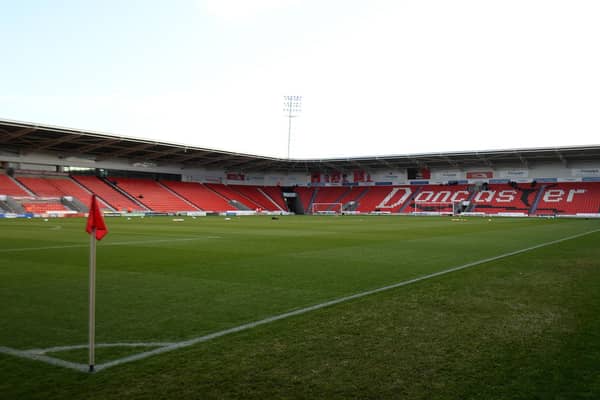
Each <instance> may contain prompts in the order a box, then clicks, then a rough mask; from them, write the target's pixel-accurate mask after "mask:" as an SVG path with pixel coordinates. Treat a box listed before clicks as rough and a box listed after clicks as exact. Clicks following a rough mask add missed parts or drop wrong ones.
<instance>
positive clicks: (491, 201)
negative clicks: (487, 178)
mask: <svg viewBox="0 0 600 400" xmlns="http://www.w3.org/2000/svg"><path fill="white" fill-rule="evenodd" d="M540 190H543V187H542V186H536V185H533V186H532V185H531V184H527V185H517V184H512V185H511V184H490V185H489V186H488V188H487V190H481V191H479V192H477V193H475V194H474V196H473V197H472V198H471V203H472V205H473V207H472V208H471V211H473V212H483V213H486V214H498V213H522V214H526V215H528V214H530V213H531V212H532V208H533V207H534V204H535V200H536V198H537V196H538V194H539V193H540Z"/></svg>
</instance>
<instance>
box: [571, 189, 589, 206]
mask: <svg viewBox="0 0 600 400" xmlns="http://www.w3.org/2000/svg"><path fill="white" fill-rule="evenodd" d="M576 194H585V189H571V190H569V195H568V196H567V203H572V202H573V198H574V197H575V195H576Z"/></svg>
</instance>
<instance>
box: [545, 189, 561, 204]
mask: <svg viewBox="0 0 600 400" xmlns="http://www.w3.org/2000/svg"><path fill="white" fill-rule="evenodd" d="M564 195H565V191H564V190H562V189H550V190H547V191H546V192H545V193H544V202H546V203H558V202H561V201H562V199H563V197H564Z"/></svg>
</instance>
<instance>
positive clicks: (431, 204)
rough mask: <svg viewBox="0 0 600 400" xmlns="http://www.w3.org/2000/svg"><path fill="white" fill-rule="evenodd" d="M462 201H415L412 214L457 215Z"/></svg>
mask: <svg viewBox="0 0 600 400" xmlns="http://www.w3.org/2000/svg"><path fill="white" fill-rule="evenodd" d="M461 210H462V201H415V202H414V204H413V209H412V213H413V214H418V215H457V214H460V213H461Z"/></svg>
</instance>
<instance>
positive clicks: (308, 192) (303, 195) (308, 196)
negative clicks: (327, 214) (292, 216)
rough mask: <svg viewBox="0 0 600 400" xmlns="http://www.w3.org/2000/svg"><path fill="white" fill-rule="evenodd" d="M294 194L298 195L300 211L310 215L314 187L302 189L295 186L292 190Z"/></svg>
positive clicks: (302, 187)
mask: <svg viewBox="0 0 600 400" xmlns="http://www.w3.org/2000/svg"><path fill="white" fill-rule="evenodd" d="M294 192H296V194H297V195H298V199H299V200H300V204H301V205H302V209H303V211H304V213H306V214H308V213H310V209H311V208H310V207H311V205H312V200H313V198H314V196H315V193H316V192H315V188H314V187H304V186H297V187H295V188H294Z"/></svg>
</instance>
